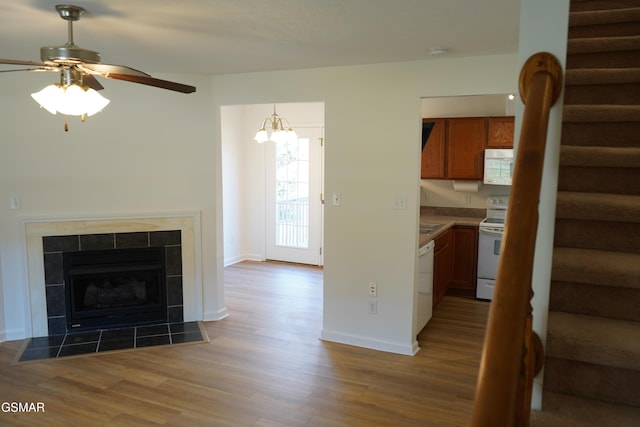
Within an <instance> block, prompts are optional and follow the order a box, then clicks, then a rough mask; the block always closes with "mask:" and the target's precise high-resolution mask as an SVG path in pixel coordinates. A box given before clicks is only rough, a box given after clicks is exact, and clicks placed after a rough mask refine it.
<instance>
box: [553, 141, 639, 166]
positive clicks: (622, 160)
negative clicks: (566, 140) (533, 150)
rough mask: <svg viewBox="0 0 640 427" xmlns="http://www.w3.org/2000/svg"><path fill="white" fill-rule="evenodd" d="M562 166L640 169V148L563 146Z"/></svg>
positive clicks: (561, 152) (561, 150)
mask: <svg viewBox="0 0 640 427" xmlns="http://www.w3.org/2000/svg"><path fill="white" fill-rule="evenodd" d="M560 164H561V166H584V167H602V168H605V167H618V168H640V147H599V146H578V145H563V146H561V147H560Z"/></svg>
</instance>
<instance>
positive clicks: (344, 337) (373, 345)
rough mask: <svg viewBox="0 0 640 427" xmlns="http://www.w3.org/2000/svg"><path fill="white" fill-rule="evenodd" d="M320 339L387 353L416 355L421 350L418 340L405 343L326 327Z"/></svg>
mask: <svg viewBox="0 0 640 427" xmlns="http://www.w3.org/2000/svg"><path fill="white" fill-rule="evenodd" d="M320 339H321V340H323V341H331V342H336V343H339V344H348V345H353V346H356V347H364V348H369V349H371V350H378V351H386V352H387V353H395V354H403V355H406V356H415V354H416V353H417V352H418V351H419V350H420V347H418V343H417V341H414V342H413V343H410V344H407V345H403V344H399V343H393V342H388V341H380V340H375V339H371V338H367V337H362V336H358V335H350V334H344V333H341V332H335V331H327V330H325V329H323V330H322V332H321V333H320Z"/></svg>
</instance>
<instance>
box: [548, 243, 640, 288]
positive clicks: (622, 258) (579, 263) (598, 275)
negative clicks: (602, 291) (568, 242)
mask: <svg viewBox="0 0 640 427" xmlns="http://www.w3.org/2000/svg"><path fill="white" fill-rule="evenodd" d="M551 279H552V280H554V281H564V282H575V283H585V284H593V285H600V286H616V287H623V288H633V289H639V290H640V254H638V253H630V252H612V251H601V250H597V249H581V248H562V247H555V248H554V249H553V261H552V267H551Z"/></svg>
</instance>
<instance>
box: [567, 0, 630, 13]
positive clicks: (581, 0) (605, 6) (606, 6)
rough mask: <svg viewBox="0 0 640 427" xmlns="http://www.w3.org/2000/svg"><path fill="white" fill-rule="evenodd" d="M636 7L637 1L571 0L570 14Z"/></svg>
mask: <svg viewBox="0 0 640 427" xmlns="http://www.w3.org/2000/svg"><path fill="white" fill-rule="evenodd" d="M631 7H638V0H572V1H571V9H570V10H571V12H579V11H588V10H611V9H628V8H631Z"/></svg>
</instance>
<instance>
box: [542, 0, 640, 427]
mask: <svg viewBox="0 0 640 427" xmlns="http://www.w3.org/2000/svg"><path fill="white" fill-rule="evenodd" d="M564 102H565V106H564V114H563V131H562V143H561V144H562V145H561V152H560V153H561V154H560V171H559V183H558V199H557V212H556V230H555V247H554V254H553V268H552V283H551V297H550V303H549V304H550V306H549V310H550V312H549V320H548V336H547V347H546V350H545V351H546V360H545V366H544V393H543V410H542V411H539V412H533V414H532V417H531V425H532V426H573V425H575V426H592V425H593V426H616V427H618V426H627V425H628V426H640V0H572V1H571V13H570V20H569V41H568V53H567V70H566V81H565V98H564Z"/></svg>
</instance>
